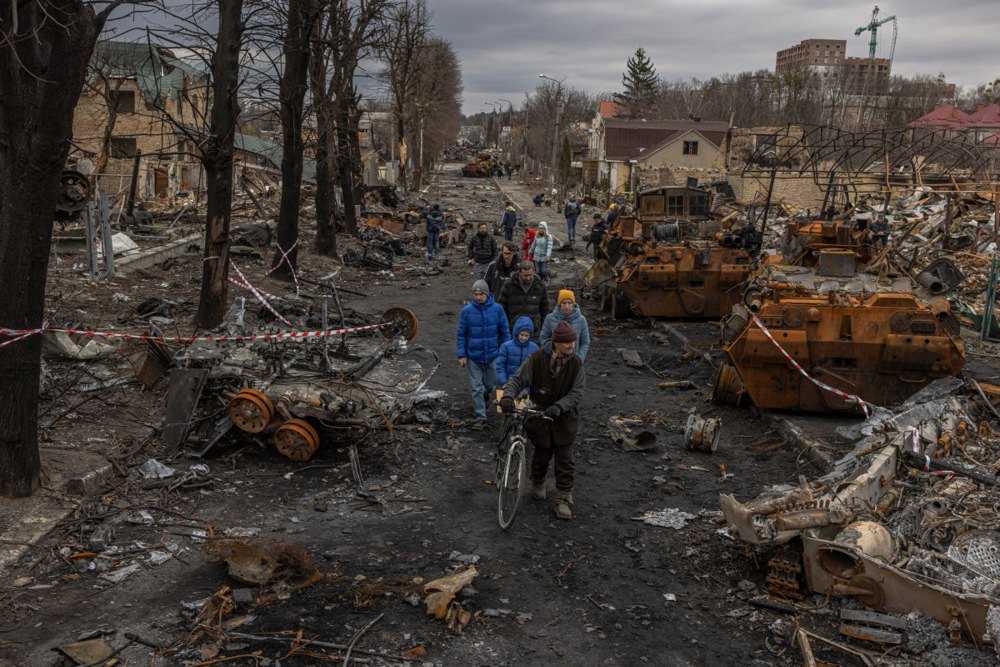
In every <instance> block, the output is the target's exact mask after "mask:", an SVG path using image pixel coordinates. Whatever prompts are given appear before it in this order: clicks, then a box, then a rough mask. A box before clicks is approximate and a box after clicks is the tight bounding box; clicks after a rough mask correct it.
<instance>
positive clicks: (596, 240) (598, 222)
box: [587, 213, 608, 262]
mask: <svg viewBox="0 0 1000 667" xmlns="http://www.w3.org/2000/svg"><path fill="white" fill-rule="evenodd" d="M607 233H608V224H607V223H606V222H604V218H602V217H601V214H600V213H595V214H594V222H593V223H592V224H591V225H590V235H589V236H588V237H587V246H588V247H589V246H593V247H594V261H595V262H596V261H597V260H599V259H601V257H602V256H603V255H602V253H603V252H604V251H603V250H602V249H601V243H602V242H603V241H604V235H605V234H607Z"/></svg>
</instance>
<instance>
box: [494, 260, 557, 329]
mask: <svg viewBox="0 0 1000 667" xmlns="http://www.w3.org/2000/svg"><path fill="white" fill-rule="evenodd" d="M497 300H498V301H499V302H500V305H501V306H503V309H504V312H505V313H507V321H508V323H509V324H510V325H511V326H513V325H514V324H515V323H516V322H517V318H519V317H521V316H522V315H524V316H527V317H530V318H531V321H532V324H534V328H535V329H536V330H537V329H538V327H540V326H541V325H542V322H543V321H544V320H545V316H546V315H548V314H549V294H548V292H547V291H546V290H545V283H543V282H542V281H541V280H540V279H539V278H538V276H536V275H535V267H534V265H533V264H532V263H531V262H522V263H521V264H520V265H519V266H518V269H517V274H516V275H515V276H514V277H512V278H511V279H510V280H508V281H507V282H506V283H504V286H503V289H501V290H500V296H499V297H497Z"/></svg>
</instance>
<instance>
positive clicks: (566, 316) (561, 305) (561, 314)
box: [538, 289, 590, 361]
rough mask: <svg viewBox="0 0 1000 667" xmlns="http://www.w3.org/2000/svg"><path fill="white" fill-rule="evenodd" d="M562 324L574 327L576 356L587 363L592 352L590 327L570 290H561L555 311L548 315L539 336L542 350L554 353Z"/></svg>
mask: <svg viewBox="0 0 1000 667" xmlns="http://www.w3.org/2000/svg"><path fill="white" fill-rule="evenodd" d="M562 322H565V323H566V324H568V325H569V326H571V327H573V331H574V332H576V356H578V357H580V361H586V360H587V352H588V351H589V350H590V327H588V326H587V318H586V317H584V316H583V313H582V312H580V306H579V305H577V303H576V294H574V293H573V291H572V290H568V289H561V290H559V294H558V295H557V297H556V307H555V310H553V311H552V312H551V313H549V314H548V315H546V316H545V320H544V321H543V322H542V330H541V332H540V333H539V334H538V342H539V343H541V345H542V349H544V350H547V351H550V352H551V351H552V340H553V338H554V336H555V330H556V328H558V326H559V324H560V323H562Z"/></svg>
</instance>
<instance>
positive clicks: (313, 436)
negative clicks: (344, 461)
mask: <svg viewBox="0 0 1000 667" xmlns="http://www.w3.org/2000/svg"><path fill="white" fill-rule="evenodd" d="M274 446H275V448H276V449H277V450H278V451H279V452H281V454H282V455H283V456H286V457H287V458H290V459H291V460H293V461H299V462H302V461H308V460H309V459H311V458H312V457H313V455H314V454H316V450H317V449H319V433H318V432H317V431H316V429H315V428H313V425H312V424H310V423H309V422H307V421H306V420H304V419H289V420H288V421H286V422H285V423H284V424H282V425H281V426H279V427H278V430H277V431H275V432H274Z"/></svg>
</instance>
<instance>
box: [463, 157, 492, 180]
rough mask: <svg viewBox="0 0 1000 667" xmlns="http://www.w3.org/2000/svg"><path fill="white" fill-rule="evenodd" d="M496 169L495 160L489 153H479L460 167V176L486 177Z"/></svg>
mask: <svg viewBox="0 0 1000 667" xmlns="http://www.w3.org/2000/svg"><path fill="white" fill-rule="evenodd" d="M495 170H496V161H495V160H494V159H493V156H492V155H490V154H489V153H480V154H479V155H477V156H476V159H474V160H472V161H470V162H469V163H468V164H466V165H465V166H464V167H462V176H466V177H469V178H488V177H490V176H492V175H493V172H494V171H495Z"/></svg>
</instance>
